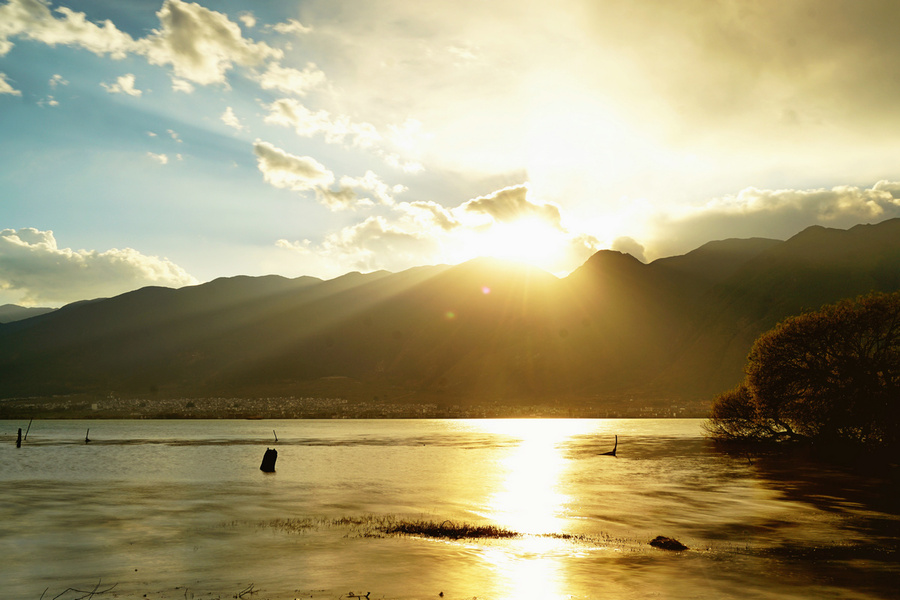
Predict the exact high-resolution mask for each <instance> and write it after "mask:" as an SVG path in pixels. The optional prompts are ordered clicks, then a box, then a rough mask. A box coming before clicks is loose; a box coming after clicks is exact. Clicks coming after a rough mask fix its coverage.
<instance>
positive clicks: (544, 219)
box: [277, 174, 600, 274]
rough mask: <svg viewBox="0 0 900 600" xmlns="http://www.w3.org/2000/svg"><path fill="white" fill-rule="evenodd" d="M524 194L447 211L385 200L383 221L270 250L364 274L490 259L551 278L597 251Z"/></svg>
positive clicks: (500, 195)
mask: <svg viewBox="0 0 900 600" xmlns="http://www.w3.org/2000/svg"><path fill="white" fill-rule="evenodd" d="M367 175H370V180H369V186H370V187H375V188H377V187H378V185H377V183H378V182H379V181H380V180H378V179H377V178H375V177H374V175H372V174H367ZM363 179H365V178H363ZM361 181H362V179H361V180H357V183H360V182H361ZM342 183H349V182H344V181H342ZM342 189H347V188H342ZM528 195H529V189H528V187H527V186H525V185H519V186H512V187H508V188H504V189H501V190H497V191H496V192H494V193H492V194H488V195H486V196H482V197H479V198H475V199H472V200H469V201H466V202H463V203H461V204H459V205H457V206H455V207H452V208H447V207H444V206H442V205H441V204H438V203H436V202H430V201H415V202H399V203H397V202H394V201H393V198H391V199H390V201H389V202H385V201H381V202H380V204H381V206H383V207H386V208H388V209H389V210H390V211H391V213H390V214H389V215H387V216H385V215H375V216H370V217H368V218H366V219H364V220H363V221H361V222H359V223H356V224H353V225H349V226H347V227H345V228H343V229H341V230H339V231H337V232H334V233H331V234H329V235H327V236H326V237H325V238H324V239H323V240H322V242H321V243H318V244H315V243H312V242H310V241H309V240H304V241H303V242H289V241H287V240H279V241H278V243H277V246H278V247H279V248H282V249H286V250H293V251H297V252H302V253H303V254H305V255H306V254H314V255H316V256H318V257H320V258H322V259H325V260H328V261H333V262H335V263H338V264H341V265H342V266H343V267H344V268H354V269H363V270H372V269H388V270H392V271H396V270H401V269H406V268H409V267H413V266H416V265H420V264H428V263H431V264H435V263H457V262H460V261H463V260H468V259H470V258H474V257H476V256H482V255H490V256H499V257H503V258H510V259H517V260H524V261H527V262H530V263H532V264H536V265H539V266H541V267H542V268H544V269H546V270H548V271H550V272H552V273H557V274H563V273H566V272H568V271H571V270H572V269H574V268H576V267H578V266H579V265H581V264H582V263H583V262H584V261H585V260H587V258H588V257H589V256H590V255H591V254H593V253H594V252H596V251H597V250H598V249H599V247H600V242H599V241H598V240H597V239H596V238H594V237H593V236H591V235H588V234H585V233H582V232H573V231H570V230H569V229H567V228H566V227H565V226H564V225H563V217H562V214H561V211H560V209H559V207H558V206H556V205H555V204H552V203H546V202H539V201H534V200H532V199H530V198H529V197H528ZM376 197H377V195H376ZM357 206H358V204H357Z"/></svg>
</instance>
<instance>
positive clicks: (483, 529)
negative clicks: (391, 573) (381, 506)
mask: <svg viewBox="0 0 900 600" xmlns="http://www.w3.org/2000/svg"><path fill="white" fill-rule="evenodd" d="M384 532H385V533H387V534H400V535H421V536H425V537H434V538H447V539H451V540H459V539H470V538H490V539H502V538H513V537H519V536H521V535H522V534H520V533H518V532H515V531H510V530H509V529H504V528H502V527H497V526H495V525H470V524H468V523H454V522H452V521H449V520H447V521H442V522H441V523H437V522H435V521H399V522H397V523H393V524H391V525H388V526H387V527H385V528H384Z"/></svg>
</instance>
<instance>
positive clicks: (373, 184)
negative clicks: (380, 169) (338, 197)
mask: <svg viewBox="0 0 900 600" xmlns="http://www.w3.org/2000/svg"><path fill="white" fill-rule="evenodd" d="M340 184H341V188H350V189H360V190H364V191H366V192H370V193H371V194H372V195H373V196H374V197H375V198H376V199H377V200H378V202H379V203H380V204H384V205H386V206H390V205H392V204H394V195H395V194H400V193H402V192H405V191H406V187H405V186H403V185H393V186H391V185H388V184H386V183H385V182H383V181H382V180H381V179H380V178H379V177H378V175H376V174H375V173H373V172H372V171H366V174H365V175H363V176H362V177H347V176H345V177H341V181H340Z"/></svg>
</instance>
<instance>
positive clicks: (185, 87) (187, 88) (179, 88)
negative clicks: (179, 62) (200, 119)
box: [172, 77, 194, 94]
mask: <svg viewBox="0 0 900 600" xmlns="http://www.w3.org/2000/svg"><path fill="white" fill-rule="evenodd" d="M172 91H173V92H182V93H184V94H191V93H193V92H194V86H193V85H191V82H190V81H185V80H184V79H179V78H178V77H173V78H172Z"/></svg>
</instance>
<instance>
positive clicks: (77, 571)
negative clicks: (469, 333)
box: [0, 419, 900, 600]
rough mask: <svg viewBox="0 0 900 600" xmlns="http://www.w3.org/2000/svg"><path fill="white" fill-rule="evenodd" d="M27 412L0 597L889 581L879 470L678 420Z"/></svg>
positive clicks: (8, 456)
mask: <svg viewBox="0 0 900 600" xmlns="http://www.w3.org/2000/svg"><path fill="white" fill-rule="evenodd" d="M27 426H28V423H27V422H19V421H0V581H2V583H0V596H2V597H3V598H11V599H17V600H31V599H34V600H39V599H41V598H43V599H44V600H49V599H51V598H54V597H57V596H58V600H65V599H72V598H78V597H83V596H85V592H90V591H92V590H94V589H96V590H97V592H100V591H103V590H105V589H107V588H109V587H110V586H113V585H115V587H113V588H112V589H111V590H109V591H108V592H106V593H104V594H100V593H97V594H95V595H94V600H104V599H108V598H149V599H151V600H152V599H159V600H163V599H179V600H181V599H185V600H187V599H201V598H203V599H210V600H213V599H225V598H234V597H240V598H244V599H246V600H267V599H268V600H291V599H295V598H298V599H299V598H310V599H314V600H319V599H326V598H327V599H334V600H337V599H338V598H348V597H353V596H356V595H359V596H363V597H365V594H367V593H368V594H369V598H370V600H374V599H378V598H385V599H398V600H406V599H427V598H434V599H438V598H443V599H444V600H463V599H469V600H471V599H473V598H478V599H479V600H492V599H509V600H526V599H532V598H533V599H543V600H557V599H581V598H615V599H627V598H634V599H638V598H639V599H642V600H643V599H646V598H666V599H668V598H671V599H676V598H677V599H684V598H740V599H741V600H746V599H754V598H772V599H775V598H778V599H786V598H787V599H794V598H796V599H801V598H802V599H807V598H808V599H813V598H815V599H823V598H852V599H868V598H898V597H900V596H898V592H897V586H898V582H900V554H898V550H900V543H898V538H900V535H898V534H900V502H898V495H897V493H898V482H897V477H896V470H894V471H886V470H885V469H881V470H879V471H873V472H869V471H868V470H866V471H863V470H860V469H859V468H849V467H837V466H824V465H822V464H820V463H816V462H813V461H810V460H808V459H804V458H802V457H796V456H791V457H787V456H777V455H773V456H747V455H740V454H726V453H723V452H720V451H719V450H717V448H716V447H715V446H714V444H713V443H712V442H710V441H709V440H707V439H705V438H704V436H703V431H702V421H701V420H696V419H582V420H577V419H574V420H569V419H510V420H506V419H498V420H492V419H485V420H396V421H395V420H272V421H268V420H247V421H238V420H216V421H199V420H156V421H141V420H135V421H107V420H97V421H43V420H35V421H34V422H33V423H32V425H31V429H30V431H29V432H28V436H27V440H26V441H25V443H24V444H23V446H22V448H18V449H17V448H16V446H15V439H16V431H17V429H18V428H19V427H21V428H22V429H23V432H24V430H25V429H26V428H27ZM88 429H89V430H90V433H89V435H90V438H91V440H92V441H91V443H89V444H86V443H85V442H84V438H85V434H86V432H87V430H88ZM276 436H277V443H276V441H275V439H276ZM615 436H618V447H617V456H615V457H612V456H603V455H602V454H601V453H603V452H607V451H609V450H612V448H613V444H614V439H615ZM266 448H276V449H277V450H278V459H277V463H276V471H275V473H268V474H267V473H263V472H262V471H260V469H259V467H260V463H261V461H262V457H263V454H264V452H265V450H266ZM404 520H416V521H418V520H425V521H433V522H435V523H443V522H444V521H448V520H449V521H451V522H452V523H469V524H472V525H492V526H496V527H501V528H504V529H507V530H512V531H515V532H518V533H520V534H521V535H519V536H517V537H513V538H509V539H462V540H450V539H436V538H429V537H422V536H397V535H386V534H384V533H383V530H382V528H383V527H384V526H385V525H387V524H391V523H397V522H401V521H404ZM658 535H663V536H668V537H671V538H675V539H677V540H679V541H680V542H682V543H683V544H685V545H687V546H688V548H689V549H688V550H686V551H683V552H673V551H668V550H660V549H657V548H654V547H651V546H650V545H649V544H648V542H649V541H650V540H651V539H653V538H654V537H656V536H658ZM68 588H74V590H68V591H66V590H67V589H68ZM75 590H81V591H80V592H79V591H75ZM351 594H352V595H351ZM441 594H443V595H442V596H441Z"/></svg>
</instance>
